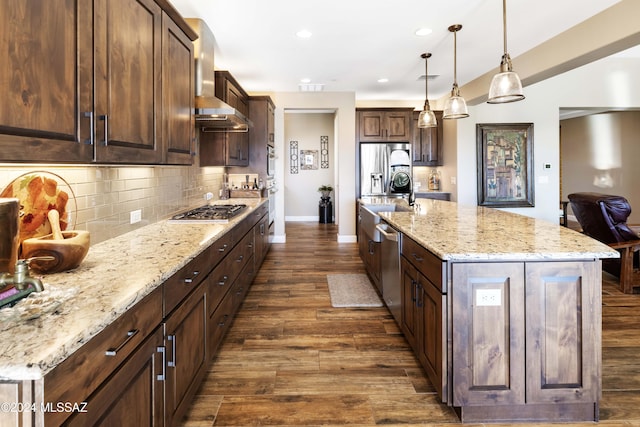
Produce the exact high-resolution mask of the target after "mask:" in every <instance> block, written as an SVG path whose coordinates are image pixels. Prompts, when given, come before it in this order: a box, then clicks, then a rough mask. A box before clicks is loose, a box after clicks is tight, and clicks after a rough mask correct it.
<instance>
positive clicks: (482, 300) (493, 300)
mask: <svg viewBox="0 0 640 427" xmlns="http://www.w3.org/2000/svg"><path fill="white" fill-rule="evenodd" d="M500 305H502V291H501V290H500V289H476V306H478V307H492V306H494V307H497V306H500Z"/></svg>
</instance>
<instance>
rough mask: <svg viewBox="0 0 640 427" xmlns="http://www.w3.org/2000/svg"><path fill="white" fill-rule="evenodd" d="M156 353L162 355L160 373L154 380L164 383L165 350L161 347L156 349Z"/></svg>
mask: <svg viewBox="0 0 640 427" xmlns="http://www.w3.org/2000/svg"><path fill="white" fill-rule="evenodd" d="M156 353H162V373H161V374H158V375H156V380H158V381H164V380H165V378H166V377H167V369H166V365H165V364H166V363H167V357H166V352H165V348H164V347H163V346H160V347H156Z"/></svg>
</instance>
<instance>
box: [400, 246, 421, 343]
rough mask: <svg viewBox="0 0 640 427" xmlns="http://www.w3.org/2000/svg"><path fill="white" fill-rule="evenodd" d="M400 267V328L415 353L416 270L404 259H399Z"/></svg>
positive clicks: (416, 329)
mask: <svg viewBox="0 0 640 427" xmlns="http://www.w3.org/2000/svg"><path fill="white" fill-rule="evenodd" d="M400 266H401V272H402V288H401V292H402V312H401V320H402V321H401V327H402V332H403V333H404V336H405V338H406V339H407V341H408V342H409V344H410V345H411V348H412V349H413V350H414V351H416V349H417V342H418V341H417V336H418V335H417V334H418V317H417V313H416V301H417V292H418V270H416V268H415V267H414V266H413V265H411V263H409V262H408V261H407V260H406V259H405V258H404V257H401V258H400Z"/></svg>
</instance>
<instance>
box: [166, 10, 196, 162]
mask: <svg viewBox="0 0 640 427" xmlns="http://www.w3.org/2000/svg"><path fill="white" fill-rule="evenodd" d="M162 26H163V32H162V37H163V39H162V50H163V52H162V124H163V131H162V141H163V145H164V146H165V153H166V162H165V163H169V164H182V165H190V164H192V162H193V157H192V155H191V152H192V145H193V144H194V132H195V123H194V117H193V114H192V111H193V108H194V88H193V84H194V80H193V75H194V70H193V67H194V58H193V43H192V42H191V40H190V39H189V37H187V36H186V35H185V34H184V32H182V30H181V29H180V28H179V27H178V26H177V25H176V24H175V22H174V21H173V20H172V19H171V18H169V17H168V16H167V15H166V14H163V15H162Z"/></svg>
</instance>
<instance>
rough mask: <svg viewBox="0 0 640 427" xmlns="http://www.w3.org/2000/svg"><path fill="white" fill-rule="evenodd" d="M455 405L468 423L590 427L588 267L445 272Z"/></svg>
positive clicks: (594, 316)
mask: <svg viewBox="0 0 640 427" xmlns="http://www.w3.org/2000/svg"><path fill="white" fill-rule="evenodd" d="M451 271H452V285H451V292H450V296H451V307H452V312H451V319H450V324H451V328H452V349H453V350H452V365H451V366H450V372H451V376H452V378H453V380H452V382H453V400H452V404H453V406H454V407H456V409H457V411H458V413H459V415H460V417H461V419H462V420H463V421H466V422H482V421H489V420H503V421H550V420H553V421H571V420H573V421H577V420H579V421H597V419H598V410H597V409H598V400H599V398H600V393H601V384H600V380H599V378H600V373H601V350H600V345H601V332H600V330H601V321H600V320H599V319H600V318H601V311H600V310H601V295H600V292H601V290H600V284H599V277H601V270H600V266H599V263H598V262H596V261H585V262H579V261H576V262H572V261H566V262H564V261H558V262H521V263H518V262H497V263H452V266H451Z"/></svg>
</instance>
